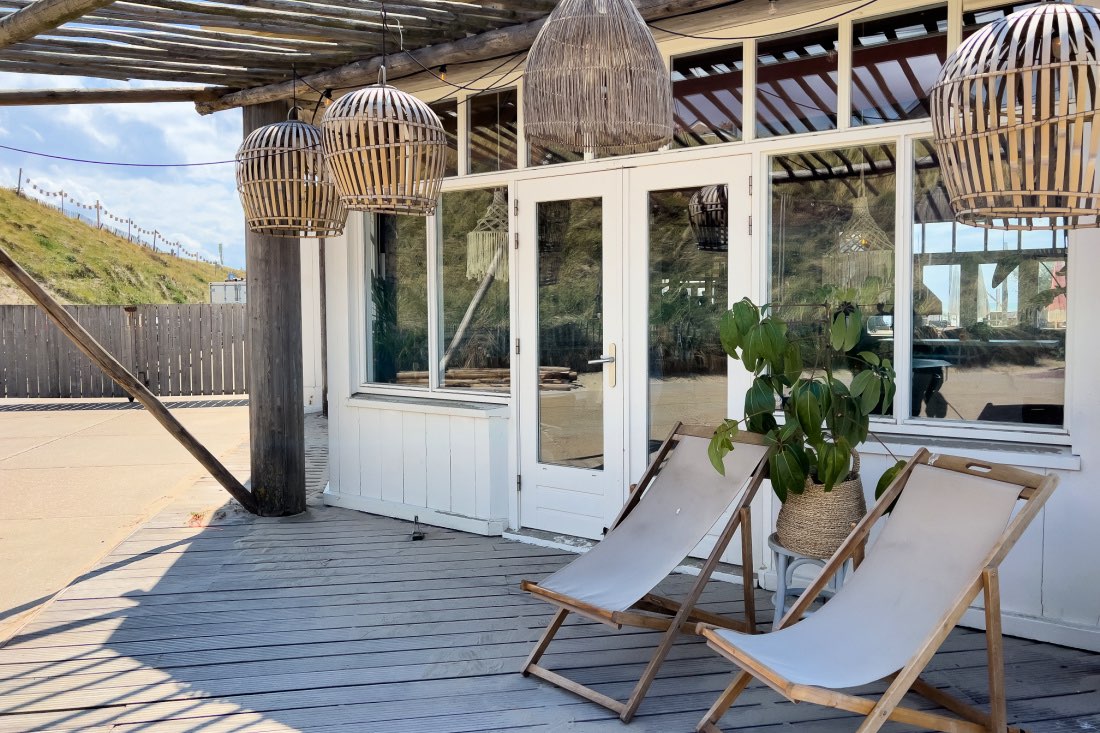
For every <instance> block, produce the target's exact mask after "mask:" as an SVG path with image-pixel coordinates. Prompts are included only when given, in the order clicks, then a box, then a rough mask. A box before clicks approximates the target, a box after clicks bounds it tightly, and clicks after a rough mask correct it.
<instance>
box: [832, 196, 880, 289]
mask: <svg viewBox="0 0 1100 733" xmlns="http://www.w3.org/2000/svg"><path fill="white" fill-rule="evenodd" d="M822 269H823V270H824V275H825V283H826V284H827V285H835V286H837V287H840V288H843V289H848V288H855V289H857V290H859V289H863V288H866V287H867V286H868V285H869V284H870V283H871V282H875V283H877V290H879V291H887V290H892V289H893V286H894V285H893V284H894V239H893V237H891V236H890V235H889V234H887V233H886V232H884V231H882V227H880V226H879V225H878V222H876V221H875V219H874V217H873V216H872V215H871V207H870V202H869V200H868V198H867V196H866V195H865V194H861V195H860V196H859V197H858V198H857V199H856V200H855V201H853V202H852V218H851V219H849V220H848V223H847V224H845V225H844V227H843V228H842V229H841V230H840V235H839V237H838V238H837V243H836V245H835V246H834V247H833V248H832V249H830V250H829V252H828V253H827V254H826V256H825V259H824V262H823V268H822ZM879 294H880V293H879V292H876V293H875V294H874V296H875V297H877V296H878V295H879Z"/></svg>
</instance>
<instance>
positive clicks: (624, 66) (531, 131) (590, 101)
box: [523, 0, 673, 156]
mask: <svg viewBox="0 0 1100 733" xmlns="http://www.w3.org/2000/svg"><path fill="white" fill-rule="evenodd" d="M523 78H524V82H523V83H524V90H523V116H524V131H525V133H526V135H527V138H528V140H529V141H532V142H536V143H539V144H542V145H545V146H548V147H552V148H553V147H558V148H567V149H569V150H574V151H580V152H586V153H592V154H594V155H597V156H599V155H622V154H628V153H640V152H647V151H651V150H656V149H657V148H659V147H661V146H662V145H667V144H668V143H669V142H670V141H671V140H672V131H673V124H672V82H671V77H670V76H669V72H668V69H667V68H665V64H664V61H663V60H662V59H661V55H660V53H659V52H658V51H657V44H656V42H655V41H654V40H653V34H652V33H650V32H649V28H648V27H647V26H646V24H645V21H644V20H643V19H642V16H641V15H639V13H638V10H637V8H635V7H634V4H633V2H631V0H561V2H560V3H559V4H558V6H557V7H556V8H555V9H554V12H552V13H551V14H550V16H549V17H548V18H547V19H546V22H545V23H544V24H543V26H542V29H541V30H540V31H539V35H538V37H537V38H536V39H535V42H534V44H533V45H532V46H531V52H530V54H529V55H528V57H527V68H526V71H525V72H524V77H523Z"/></svg>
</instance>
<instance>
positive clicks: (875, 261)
mask: <svg viewBox="0 0 1100 733" xmlns="http://www.w3.org/2000/svg"><path fill="white" fill-rule="evenodd" d="M895 160H896V155H895V150H894V148H893V146H892V145H873V146H866V147H853V148H843V149H838V150H828V151H818V152H810V153H794V154H788V155H779V156H775V157H773V158H772V159H771V177H772V185H771V221H770V226H769V233H768V237H769V242H770V247H771V263H772V266H771V291H772V296H771V299H772V302H773V303H774V304H775V305H776V307H778V308H779V309H780V314H781V315H782V316H783V317H784V318H785V319H786V320H787V321H788V323H789V324H790V327H791V329H792V331H794V332H795V333H797V334H800V335H802V336H804V338H805V341H804V347H803V358H804V359H805V360H806V361H807V362H808V363H810V364H816V365H818V366H819V367H824V366H825V362H824V358H825V354H826V353H828V352H827V351H825V350H824V348H823V347H824V344H823V343H822V340H821V329H820V325H821V324H822V323H823V322H824V321H825V320H826V319H827V318H829V317H830V316H831V312H829V311H827V310H826V308H825V307H823V305H821V304H825V303H828V304H830V305H831V306H833V307H835V306H836V305H837V304H839V303H843V302H849V303H853V304H856V305H858V306H859V308H860V310H861V312H862V314H863V325H864V328H863V335H862V337H861V339H860V342H859V344H857V345H856V347H855V348H854V349H853V350H852V351H851V352H850V354H849V355H846V356H845V357H843V358H838V359H836V360H835V361H833V362H832V367H833V369H834V370H836V373H837V376H838V377H839V378H841V379H843V380H845V381H847V380H848V379H849V378H850V377H851V376H852V370H853V369H858V368H859V366H860V362H859V361H858V360H856V359H854V358H852V357H853V356H854V355H856V354H858V353H859V352H861V351H871V352H874V353H876V354H878V355H879V356H880V357H885V358H889V359H893V351H894V345H893V344H894V333H893V321H894V249H895V239H896V238H895V234H894V210H895V200H894V192H895V164H894V161H895Z"/></svg>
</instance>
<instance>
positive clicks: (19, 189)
mask: <svg viewBox="0 0 1100 733" xmlns="http://www.w3.org/2000/svg"><path fill="white" fill-rule="evenodd" d="M15 193H16V195H18V196H22V195H23V169H22V168H20V169H19V180H18V181H16V183H15Z"/></svg>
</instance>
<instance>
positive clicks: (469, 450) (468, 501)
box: [449, 420, 503, 517]
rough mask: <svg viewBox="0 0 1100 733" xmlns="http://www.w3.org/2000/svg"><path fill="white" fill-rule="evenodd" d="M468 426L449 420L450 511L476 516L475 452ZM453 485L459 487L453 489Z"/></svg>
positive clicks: (472, 436) (461, 422) (462, 422)
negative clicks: (457, 489) (458, 488)
mask: <svg viewBox="0 0 1100 733" xmlns="http://www.w3.org/2000/svg"><path fill="white" fill-rule="evenodd" d="M470 427H471V426H470V425H468V424H466V423H465V421H457V420H451V426H450V428H451V429H450V436H451V440H450V451H449V452H450V455H451V487H452V491H451V511H452V512H454V513H456V514H465V515H467V516H471V517H474V516H477V460H476V459H477V454H476V451H475V448H476V445H475V442H474V433H473V431H472V430H471V429H470ZM501 458H503V456H501ZM454 487H461V488H460V490H459V491H454V490H453V489H454Z"/></svg>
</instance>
